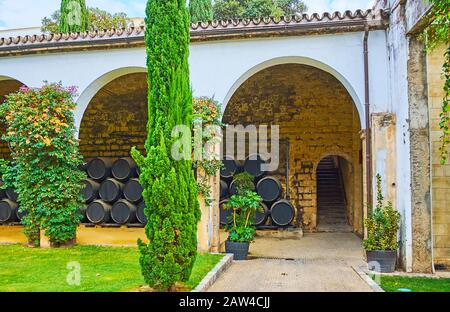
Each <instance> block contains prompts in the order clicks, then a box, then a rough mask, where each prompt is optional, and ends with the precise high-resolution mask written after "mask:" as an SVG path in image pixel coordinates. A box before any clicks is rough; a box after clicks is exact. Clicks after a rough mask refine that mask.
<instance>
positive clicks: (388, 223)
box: [363, 175, 400, 251]
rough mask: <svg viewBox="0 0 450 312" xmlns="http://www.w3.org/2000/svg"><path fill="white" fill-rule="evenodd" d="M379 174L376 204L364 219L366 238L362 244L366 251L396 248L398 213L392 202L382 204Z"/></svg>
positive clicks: (378, 177)
mask: <svg viewBox="0 0 450 312" xmlns="http://www.w3.org/2000/svg"><path fill="white" fill-rule="evenodd" d="M383 200H384V198H383V193H382V189H381V176H380V175H377V206H376V208H375V210H374V211H373V212H372V214H371V215H370V217H369V218H367V219H366V220H365V225H366V227H367V239H366V240H364V242H363V246H364V249H365V250H367V251H375V250H383V251H384V250H397V249H398V229H399V222H400V214H399V213H398V211H396V210H395V209H394V208H393V206H392V203H390V202H388V203H387V205H384V204H383Z"/></svg>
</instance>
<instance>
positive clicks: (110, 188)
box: [98, 179, 124, 203]
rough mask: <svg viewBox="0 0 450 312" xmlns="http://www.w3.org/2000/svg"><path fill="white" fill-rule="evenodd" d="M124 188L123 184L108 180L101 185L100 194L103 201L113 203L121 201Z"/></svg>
mask: <svg viewBox="0 0 450 312" xmlns="http://www.w3.org/2000/svg"><path fill="white" fill-rule="evenodd" d="M123 188H124V185H123V183H120V182H119V181H117V180H115V179H106V180H105V181H103V182H102V184H101V185H100V189H99V191H98V193H99V195H100V198H101V199H102V200H104V201H105V202H107V203H113V202H115V201H117V200H119V199H120V197H121V196H122V190H123Z"/></svg>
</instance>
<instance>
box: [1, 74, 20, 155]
mask: <svg viewBox="0 0 450 312" xmlns="http://www.w3.org/2000/svg"><path fill="white" fill-rule="evenodd" d="M22 86H23V83H21V82H20V81H18V80H15V79H13V78H9V77H3V76H0V104H2V103H3V102H4V101H5V100H6V97H7V96H8V95H9V94H10V93H13V92H17V91H19V89H20V87H22ZM5 133H6V125H5V124H4V123H3V122H1V123H0V137H1V136H2V135H3V134H5ZM10 154H11V152H10V150H9V147H8V143H7V142H5V141H3V140H1V139H0V158H2V159H9V158H10Z"/></svg>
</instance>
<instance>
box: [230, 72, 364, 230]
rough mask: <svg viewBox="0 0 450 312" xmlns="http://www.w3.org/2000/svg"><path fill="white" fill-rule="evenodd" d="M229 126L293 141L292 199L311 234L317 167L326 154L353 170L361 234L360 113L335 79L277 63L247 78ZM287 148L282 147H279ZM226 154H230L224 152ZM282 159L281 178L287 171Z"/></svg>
mask: <svg viewBox="0 0 450 312" xmlns="http://www.w3.org/2000/svg"><path fill="white" fill-rule="evenodd" d="M223 121H224V123H226V124H230V125H239V124H242V125H250V124H254V125H279V126H280V138H281V139H285V140H286V139H287V140H289V142H290V164H291V170H290V172H289V175H290V193H291V194H290V195H291V199H292V200H293V203H294V204H295V205H296V207H297V210H298V211H299V212H302V213H299V214H298V218H297V222H303V225H304V226H305V228H306V229H307V230H311V231H314V230H315V229H316V226H317V190H316V189H317V181H316V169H317V165H318V163H319V162H320V160H321V159H323V158H324V157H326V156H328V155H337V156H342V157H343V158H345V159H346V160H348V161H350V163H351V166H352V167H353V170H352V172H353V175H352V176H353V181H352V185H351V189H352V190H353V194H352V196H350V197H351V198H353V199H354V201H353V203H350V205H349V209H350V213H349V215H350V216H351V217H350V218H349V221H350V224H352V225H353V227H354V229H355V230H357V231H358V232H361V229H362V224H361V223H362V217H361V209H362V203H361V201H362V194H361V184H362V181H361V172H362V169H361V167H362V161H361V156H360V155H361V140H360V135H359V132H360V130H361V129H360V121H359V115H358V112H357V110H356V108H355V105H354V103H353V100H352V99H351V97H350V95H349V94H348V92H347V90H346V89H345V87H344V86H343V85H342V84H341V83H340V82H339V81H338V80H337V79H336V78H334V77H333V76H332V75H330V74H328V73H326V72H324V71H322V70H320V69H317V68H313V67H310V66H306V65H299V64H285V65H277V66H274V67H271V68H268V69H265V70H263V71H261V72H259V73H257V74H255V75H254V76H253V77H251V78H249V79H248V80H247V81H246V82H245V83H244V84H243V85H242V86H241V87H240V88H239V89H238V90H237V91H236V93H235V94H234V96H233V97H232V99H231V100H230V102H229V103H228V106H227V107H226V111H225V115H224V117H223ZM280 149H283V147H280ZM225 152H226V151H225ZM283 159H284V156H283V155H281V156H280V160H281V165H280V168H279V172H278V174H280V175H282V173H283V172H284V163H283V162H282V160H283Z"/></svg>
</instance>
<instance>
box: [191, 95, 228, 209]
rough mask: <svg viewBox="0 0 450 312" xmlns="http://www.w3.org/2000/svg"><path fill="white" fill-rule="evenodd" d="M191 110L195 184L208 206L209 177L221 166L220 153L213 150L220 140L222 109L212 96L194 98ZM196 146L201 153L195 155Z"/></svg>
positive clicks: (210, 200) (215, 173)
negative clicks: (192, 113)
mask: <svg viewBox="0 0 450 312" xmlns="http://www.w3.org/2000/svg"><path fill="white" fill-rule="evenodd" d="M193 111H194V115H193V124H194V138H193V146H194V159H195V161H194V168H195V169H196V170H197V185H198V189H199V194H200V195H202V197H203V198H204V200H205V204H206V205H207V206H210V205H211V204H212V197H211V185H210V183H209V178H210V177H213V176H216V175H217V172H218V171H219V170H220V169H221V168H222V161H221V160H220V155H218V154H217V153H216V151H215V146H216V145H217V144H219V143H220V141H221V138H220V131H221V130H220V129H221V128H222V126H223V124H222V121H221V120H222V110H221V105H220V104H219V102H217V101H216V100H214V99H213V98H209V97H199V98H194V101H193ZM197 141H198V144H197ZM196 147H197V148H198V149H199V150H200V151H199V153H200V154H201V155H195V154H196V150H195V148H196ZM198 156H200V157H198Z"/></svg>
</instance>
